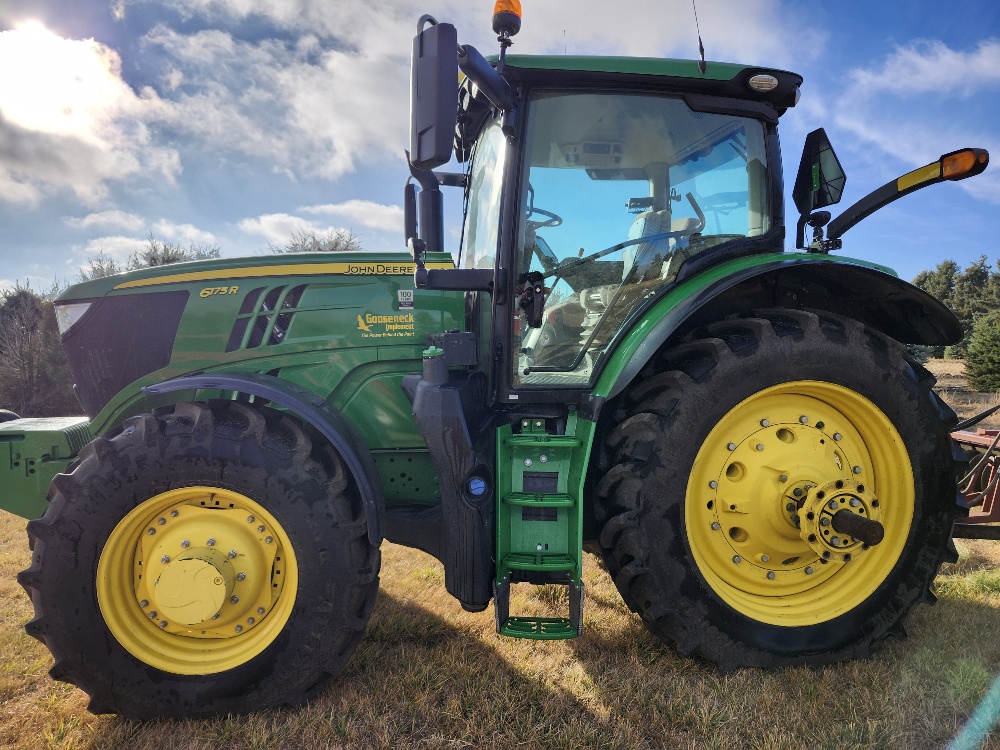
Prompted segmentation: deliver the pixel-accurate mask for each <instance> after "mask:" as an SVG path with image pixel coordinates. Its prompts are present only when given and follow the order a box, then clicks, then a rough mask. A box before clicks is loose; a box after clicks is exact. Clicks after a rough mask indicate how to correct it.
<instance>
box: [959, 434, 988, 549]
mask: <svg viewBox="0 0 1000 750" xmlns="http://www.w3.org/2000/svg"><path fill="white" fill-rule="evenodd" d="M997 435H998V431H997V430H978V431H977V432H961V431H960V432H953V433H951V436H952V438H954V439H955V441H956V442H958V443H959V444H960V445H961V446H962V448H963V449H964V450H965V451H966V453H969V454H970V457H971V460H970V462H969V471H970V474H969V475H968V476H967V477H966V478H965V479H964V480H963V482H962V484H961V488H960V489H961V491H962V493H963V494H964V495H965V499H966V501H967V502H968V503H969V505H970V508H971V509H970V511H969V516H968V518H962V519H959V521H957V522H956V523H955V530H954V532H953V536H956V537H962V538H966V539H995V540H1000V526H981V524H992V523H1000V502H997V500H998V496H1000V448H998V444H1000V441H998V439H997Z"/></svg>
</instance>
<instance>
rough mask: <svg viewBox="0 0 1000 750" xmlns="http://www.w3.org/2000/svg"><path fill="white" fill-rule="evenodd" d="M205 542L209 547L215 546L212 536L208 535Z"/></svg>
mask: <svg viewBox="0 0 1000 750" xmlns="http://www.w3.org/2000/svg"><path fill="white" fill-rule="evenodd" d="M205 544H207V545H208V546H209V547H214V546H215V539H214V538H212V537H209V538H208V541H207V542H205Z"/></svg>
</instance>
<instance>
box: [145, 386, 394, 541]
mask: <svg viewBox="0 0 1000 750" xmlns="http://www.w3.org/2000/svg"><path fill="white" fill-rule="evenodd" d="M200 389H205V390H216V391H230V392H233V393H241V394H246V395H250V396H254V397H255V398H261V399H267V400H268V401H270V402H271V403H273V404H277V405H278V406H280V407H282V408H284V409H287V410H288V411H290V412H291V413H292V414H294V415H295V416H297V417H298V418H299V419H301V420H302V421H304V422H306V423H308V424H310V425H311V426H312V427H314V428H315V429H316V430H318V431H319V433H320V434H321V435H323V437H325V438H326V439H327V440H328V441H329V442H330V445H332V446H333V447H334V448H335V449H336V450H337V452H338V453H339V454H340V457H341V458H342V459H343V460H344V463H345V464H347V468H348V470H349V471H350V472H351V475H352V476H353V477H354V481H355V482H356V483H357V486H358V490H359V491H360V492H361V499H362V501H363V502H364V506H365V516H366V518H367V525H368V539H369V540H370V541H371V543H372V544H374V545H375V546H378V545H379V544H381V543H382V527H383V525H384V514H385V499H384V497H383V494H382V486H381V484H380V483H379V480H378V473H377V470H376V468H375V460H374V458H373V457H372V454H371V451H370V450H369V449H368V446H367V445H365V442H364V440H362V438H361V436H360V435H358V433H357V431H356V430H355V429H354V427H353V426H352V425H351V423H350V422H348V421H347V419H345V418H344V416H343V415H342V414H341V413H340V412H338V411H337V410H336V409H334V408H333V407H331V406H330V405H329V404H328V403H326V401H324V400H323V399H322V398H320V397H319V396H317V395H316V394H315V393H312V392H311V391H308V390H306V389H305V388H302V387H301V386H297V385H294V384H293V383H289V382H288V381H285V380H281V379H280V378H276V377H273V376H271V375H260V374H257V373H201V374H197V375H185V376H183V377H179V378H173V379H171V380H165V381H163V382H162V383H155V384H153V385H147V386H146V387H144V388H143V389H142V390H143V392H144V393H146V394H147V395H149V396H159V395H162V394H165V393H173V392H176V391H192V390H200Z"/></svg>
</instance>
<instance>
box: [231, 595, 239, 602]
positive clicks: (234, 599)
mask: <svg viewBox="0 0 1000 750" xmlns="http://www.w3.org/2000/svg"><path fill="white" fill-rule="evenodd" d="M229 603H230V604H239V603H240V598H239V597H238V596H236V595H235V594H233V595H232V596H231V597H229Z"/></svg>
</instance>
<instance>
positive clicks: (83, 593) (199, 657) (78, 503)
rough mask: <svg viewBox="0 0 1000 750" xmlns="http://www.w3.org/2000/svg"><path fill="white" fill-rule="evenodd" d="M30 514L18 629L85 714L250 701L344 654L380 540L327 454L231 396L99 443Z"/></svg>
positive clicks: (199, 709)
mask: <svg viewBox="0 0 1000 750" xmlns="http://www.w3.org/2000/svg"><path fill="white" fill-rule="evenodd" d="M50 500H51V504H50V506H49V509H48V511H47V512H46V513H45V515H44V516H43V517H42V518H41V519H39V520H37V521H32V522H30V523H29V524H28V535H29V540H30V541H31V543H32V546H33V558H32V564H31V567H30V568H28V569H27V570H24V571H22V572H21V574H20V575H19V576H18V580H19V581H20V583H21V585H22V586H24V588H25V590H26V591H27V592H28V595H29V596H30V597H31V600H32V602H33V604H34V608H35V617H34V619H33V620H31V622H29V623H28V624H27V626H26V630H27V632H28V633H29V634H30V635H33V636H35V637H37V638H38V639H39V640H41V641H42V642H43V643H45V644H46V646H48V648H49V650H50V651H51V652H52V655H53V657H54V658H55V664H54V666H53V667H52V669H51V670H50V674H51V675H52V677H54V678H55V679H59V680H63V681H65V682H70V683H72V684H74V685H77V686H78V687H80V688H81V689H83V690H84V691H86V692H87V693H88V694H89V695H90V698H91V701H90V705H89V709H90V710H91V711H93V712H94V713H121V714H124V715H126V716H129V717H131V718H138V719H151V718H157V717H163V716H207V715H213V714H219V713H226V712H245V711H256V710H260V709H263V708H267V707H269V706H274V705H279V704H292V705H294V704H298V703H301V702H303V701H305V700H306V699H308V698H309V697H310V696H311V695H312V694H313V693H314V692H315V691H316V690H317V689H318V688H319V687H320V686H321V685H322V684H323V682H324V680H325V678H326V677H328V676H329V675H332V674H336V673H337V672H339V671H340V670H341V669H342V668H343V667H344V665H345V664H346V662H347V660H348V658H349V657H350V655H351V653H352V652H353V651H354V648H355V647H356V646H357V644H358V642H359V640H360V639H361V635H362V632H363V630H364V627H365V624H366V623H367V620H368V617H369V615H370V613H371V609H372V606H373V604H374V601H375V597H376V593H377V589H378V570H379V562H380V556H379V550H378V548H376V547H375V546H373V545H372V544H370V542H369V540H368V536H367V527H366V523H365V516H364V510H363V506H362V503H361V500H360V498H359V497H358V495H357V492H356V490H355V489H354V487H353V484H352V482H351V481H350V478H349V476H348V474H347V472H346V470H345V468H344V466H343V464H342V463H341V461H340V459H339V458H338V457H337V455H336V454H335V453H334V452H333V451H332V450H330V449H329V448H327V447H325V446H321V445H319V444H314V443H313V442H312V441H311V439H310V438H309V436H308V435H307V434H306V432H305V431H304V430H303V429H302V428H301V427H300V426H299V425H297V424H296V423H295V422H293V421H292V420H290V419H289V418H287V417H284V416H281V415H279V414H278V413H276V412H262V411H259V410H257V409H254V408H251V407H249V406H246V405H242V404H238V403H235V402H217V403H213V404H211V405H206V404H179V405H177V406H176V407H171V408H168V409H166V410H163V411H162V412H158V413H157V414H155V415H152V414H145V415H141V416H137V417H133V418H131V419H129V420H128V421H127V422H126V423H125V425H124V428H123V430H122V431H121V432H120V433H119V434H117V435H116V436H114V437H111V438H110V439H104V438H98V439H97V440H95V441H94V442H92V443H91V444H90V445H88V446H87V447H86V448H84V450H83V451H82V452H81V454H80V460H79V462H78V463H77V464H76V465H75V467H74V468H73V469H72V470H71V471H70V472H69V473H68V474H61V475H58V476H57V477H56V479H55V480H54V482H53V487H52V491H51V493H50Z"/></svg>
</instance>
